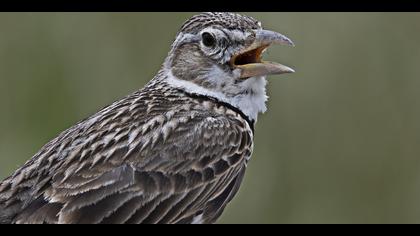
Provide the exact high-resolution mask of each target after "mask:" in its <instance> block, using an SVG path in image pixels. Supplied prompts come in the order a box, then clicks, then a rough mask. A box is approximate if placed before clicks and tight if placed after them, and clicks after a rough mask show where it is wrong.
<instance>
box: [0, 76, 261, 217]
mask: <svg viewBox="0 0 420 236" xmlns="http://www.w3.org/2000/svg"><path fill="white" fill-rule="evenodd" d="M158 81H159V80H158ZM161 83H162V84H160V83H159V82H158V83H157V84H156V83H152V84H151V85H149V86H147V87H146V88H145V89H143V90H141V91H138V92H135V93H133V94H132V95H130V96H127V97H126V98H124V99H122V100H121V101H119V102H116V103H114V104H112V105H111V106H109V107H106V108H104V109H103V110H102V111H100V112H99V113H97V114H95V115H93V116H92V117H90V118H88V119H85V120H84V121H82V122H80V123H78V124H76V125H75V126H73V127H71V128H70V129H68V130H66V131H64V132H63V133H61V134H60V135H59V136H58V137H57V138H55V139H54V140H52V141H51V142H49V143H48V144H46V145H45V146H44V147H43V148H42V149H41V150H40V151H39V152H38V153H37V154H36V155H35V156H34V157H33V158H32V159H31V160H29V161H28V162H27V163H26V164H25V165H24V166H23V167H22V168H20V169H19V170H17V171H16V172H15V173H14V174H13V175H12V176H11V177H9V178H7V179H5V180H4V181H3V182H2V183H1V184H0V223H191V222H192V221H193V220H194V217H196V216H197V215H200V214H202V215H203V217H204V218H203V222H214V220H215V219H216V218H217V217H218V215H219V214H220V213H221V211H223V209H224V207H225V206H226V204H227V202H228V201H230V199H231V196H232V195H233V194H234V193H235V192H236V191H237V188H238V186H239V185H238V183H239V182H240V180H241V179H242V175H243V171H244V169H245V166H246V161H247V159H248V158H249V155H250V154H251V152H252V138H253V134H252V131H251V128H250V126H249V124H248V122H247V121H246V119H244V117H243V116H241V114H239V113H237V112H235V111H232V110H231V109H230V108H228V107H226V106H224V105H222V104H218V103H217V102H216V101H213V100H206V99H204V98H200V99H195V98H194V97H191V96H190V95H188V94H183V93H180V92H179V91H178V90H174V89H171V88H170V87H168V86H165V85H164V84H163V82H161ZM156 87H159V90H160V91H159V93H155V92H154V90H155V89H156ZM146 94H147V95H146ZM150 94H153V96H150ZM163 94H170V95H171V96H164V95H163Z"/></svg>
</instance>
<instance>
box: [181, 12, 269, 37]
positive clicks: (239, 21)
mask: <svg viewBox="0 0 420 236" xmlns="http://www.w3.org/2000/svg"><path fill="white" fill-rule="evenodd" d="M215 25H219V26H221V27H223V28H225V29H228V30H233V29H237V30H242V31H246V30H255V29H260V28H261V23H260V22H259V21H257V20H255V19H254V18H252V17H249V16H244V15H239V14H236V13H231V12H205V13H201V14H198V15H195V16H193V17H191V18H190V19H189V20H187V21H186V22H185V23H184V25H183V26H182V27H181V29H180V32H182V33H191V34H196V33H198V32H199V31H201V30H202V29H205V28H207V27H209V26H215Z"/></svg>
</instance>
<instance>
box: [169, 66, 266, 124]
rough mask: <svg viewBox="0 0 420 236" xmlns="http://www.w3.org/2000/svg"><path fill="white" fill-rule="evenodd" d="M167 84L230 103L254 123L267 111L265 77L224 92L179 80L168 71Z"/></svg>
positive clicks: (248, 80)
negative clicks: (259, 115)
mask: <svg viewBox="0 0 420 236" xmlns="http://www.w3.org/2000/svg"><path fill="white" fill-rule="evenodd" d="M166 82H167V83H168V84H169V85H170V86H173V87H175V88H178V89H182V90H184V91H186V92H188V93H193V94H199V95H204V96H209V97H213V98H216V99H218V100H219V101H222V102H225V103H228V104H230V105H232V106H234V107H236V108H238V109H239V110H240V111H242V112H243V113H244V114H245V115H246V116H248V118H250V119H251V120H254V121H257V118H258V114H259V113H264V112H265V111H266V110H267V107H266V101H267V99H268V97H267V95H266V89H265V87H266V84H267V81H266V79H265V77H257V78H249V79H247V80H246V81H243V82H242V83H241V84H240V85H235V86H234V87H233V86H232V87H230V88H229V87H228V86H226V88H225V89H224V90H223V92H222V90H221V89H217V90H216V89H209V88H205V87H202V86H200V85H198V84H195V83H193V82H191V81H187V80H182V79H178V78H177V77H176V76H174V75H173V74H172V71H170V70H168V71H167V77H166Z"/></svg>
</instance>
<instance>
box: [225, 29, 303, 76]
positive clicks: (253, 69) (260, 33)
mask: <svg viewBox="0 0 420 236" xmlns="http://www.w3.org/2000/svg"><path fill="white" fill-rule="evenodd" d="M271 44H281V45H289V46H294V44H293V42H292V41H291V40H290V39H288V38H287V37H286V36H284V35H282V34H280V33H277V32H273V31H269V30H256V31H255V41H254V42H253V43H252V45H251V46H249V47H248V48H246V49H245V50H244V51H242V52H240V53H239V54H237V55H234V56H233V57H232V59H231V60H230V64H231V66H232V67H234V68H239V69H241V76H240V78H241V79H247V78H250V77H255V76H265V75H275V74H285V73H293V72H295V71H294V70H293V69H292V68H289V67H287V66H285V65H282V64H280V63H277V62H269V61H263V60H262V54H263V53H264V51H265V50H266V49H267V48H268V47H269V46H270V45H271Z"/></svg>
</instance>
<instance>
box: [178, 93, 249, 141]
mask: <svg viewBox="0 0 420 236" xmlns="http://www.w3.org/2000/svg"><path fill="white" fill-rule="evenodd" d="M178 90H179V91H180V92H182V93H184V94H186V95H187V96H189V97H193V98H199V99H203V100H210V101H213V102H215V103H217V104H220V105H222V106H225V107H227V108H229V109H231V110H233V111H235V112H237V113H238V114H239V115H240V116H241V117H242V118H244V119H245V120H246V122H247V123H248V125H249V127H251V130H252V133H254V124H255V120H251V119H250V118H249V117H248V116H247V115H245V114H244V113H243V112H242V111H241V110H239V109H238V108H237V107H234V106H232V105H230V104H229V103H227V102H223V101H220V100H219V99H217V98H215V97H210V96H205V95H201V94H197V93H190V92H186V91H184V90H181V89H178Z"/></svg>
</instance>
